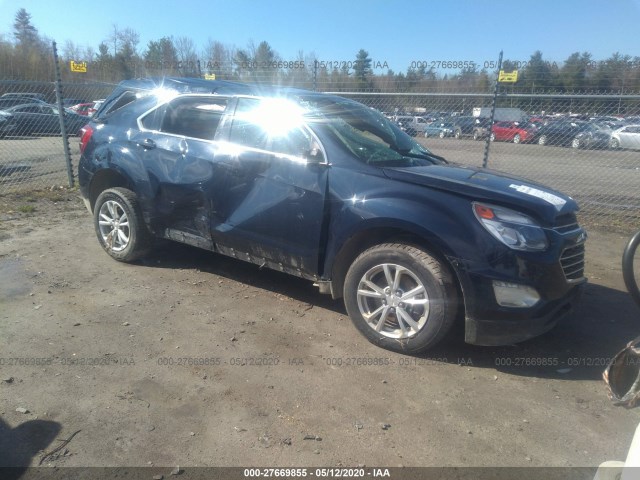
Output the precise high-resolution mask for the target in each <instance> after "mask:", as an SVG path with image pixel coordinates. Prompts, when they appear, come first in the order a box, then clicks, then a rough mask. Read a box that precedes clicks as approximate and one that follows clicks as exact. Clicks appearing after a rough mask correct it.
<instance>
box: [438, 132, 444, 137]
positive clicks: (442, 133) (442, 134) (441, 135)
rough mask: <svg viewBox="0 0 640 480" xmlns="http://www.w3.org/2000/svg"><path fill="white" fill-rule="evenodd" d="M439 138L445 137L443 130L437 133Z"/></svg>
mask: <svg viewBox="0 0 640 480" xmlns="http://www.w3.org/2000/svg"><path fill="white" fill-rule="evenodd" d="M438 136H439V137H440V138H444V137H446V134H445V133H444V132H440V134H439V135H438Z"/></svg>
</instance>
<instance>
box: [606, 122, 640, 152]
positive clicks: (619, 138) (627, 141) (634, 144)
mask: <svg viewBox="0 0 640 480" xmlns="http://www.w3.org/2000/svg"><path fill="white" fill-rule="evenodd" d="M610 142H611V143H610V145H611V148H614V149H615V148H628V149H630V150H640V125H627V126H625V127H622V128H618V129H617V130H615V131H614V132H613V133H612V134H611V141H610Z"/></svg>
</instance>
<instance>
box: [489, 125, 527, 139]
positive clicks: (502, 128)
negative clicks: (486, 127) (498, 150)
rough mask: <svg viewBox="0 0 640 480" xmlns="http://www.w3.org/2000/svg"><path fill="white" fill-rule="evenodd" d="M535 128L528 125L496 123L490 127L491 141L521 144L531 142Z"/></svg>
mask: <svg viewBox="0 0 640 480" xmlns="http://www.w3.org/2000/svg"><path fill="white" fill-rule="evenodd" d="M535 131H536V129H535V127H534V126H533V125H531V124H530V123H521V122H497V123H495V124H494V125H493V127H491V141H494V140H498V141H502V142H513V143H523V142H530V141H531V140H533V136H534V134H535Z"/></svg>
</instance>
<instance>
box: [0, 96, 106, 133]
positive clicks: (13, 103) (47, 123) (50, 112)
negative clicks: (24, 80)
mask: <svg viewBox="0 0 640 480" xmlns="http://www.w3.org/2000/svg"><path fill="white" fill-rule="evenodd" d="M65 100H66V101H67V102H66V103H67V104H68V103H69V100H70V99H65ZM73 100H74V101H75V100H77V99H73ZM102 101H103V100H96V101H94V102H90V103H87V102H83V103H80V104H76V105H72V106H70V107H64V115H65V125H66V130H67V133H68V134H69V135H77V134H78V133H79V131H80V129H81V128H82V127H84V126H85V125H86V123H87V121H88V117H91V116H92V115H93V114H94V113H95V112H96V110H97V109H98V107H99V105H100V104H101V102H102ZM63 105H64V103H63ZM89 106H90V107H89ZM60 133H61V129H60V110H59V109H58V106H57V105H52V104H49V103H47V102H46V100H45V97H44V95H42V94H38V93H5V94H4V95H2V96H0V138H2V137H6V136H14V137H16V136H18V137H21V136H29V135H34V134H49V135H50V134H54V135H60Z"/></svg>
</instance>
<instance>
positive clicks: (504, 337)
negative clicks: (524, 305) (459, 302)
mask: <svg viewBox="0 0 640 480" xmlns="http://www.w3.org/2000/svg"><path fill="white" fill-rule="evenodd" d="M583 290H584V283H583V284H580V285H575V286H574V287H573V288H572V289H571V291H570V292H569V294H568V295H566V296H565V297H564V298H561V299H559V300H555V301H552V302H548V303H546V304H545V305H544V308H543V309H542V310H541V311H536V312H535V313H534V312H516V311H514V312H513V313H512V315H511V316H510V318H509V316H508V315H507V316H506V318H502V319H498V320H496V319H490V320H489V319H480V318H474V317H472V316H469V315H467V317H466V319H465V335H464V338H465V342H467V343H471V344H473V345H485V346H497V345H509V344H512V343H518V342H524V341H525V340H529V339H530V338H534V337H537V336H539V335H542V334H543V333H545V332H548V331H549V330H551V329H552V328H553V327H555V326H556V325H557V323H558V321H559V320H560V319H561V318H562V317H564V316H565V315H567V314H568V313H569V312H571V311H572V310H573V309H574V307H575V305H576V304H577V303H578V301H579V299H580V296H581V295H582V292H583ZM514 310H515V309H514ZM527 310H534V309H527ZM503 313H504V312H503Z"/></svg>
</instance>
